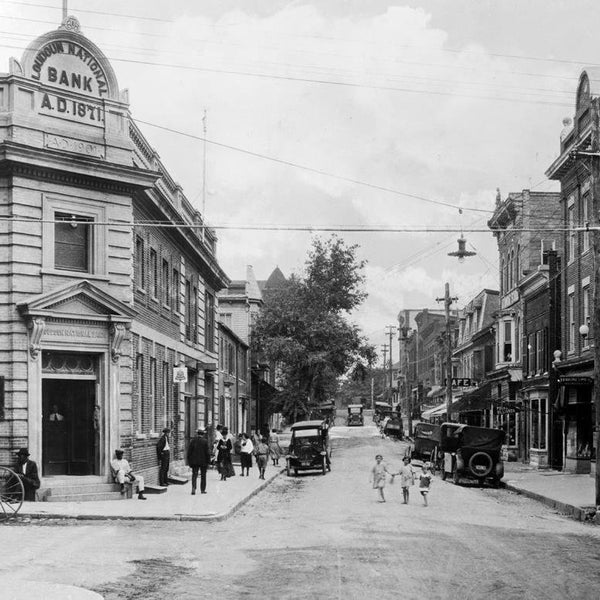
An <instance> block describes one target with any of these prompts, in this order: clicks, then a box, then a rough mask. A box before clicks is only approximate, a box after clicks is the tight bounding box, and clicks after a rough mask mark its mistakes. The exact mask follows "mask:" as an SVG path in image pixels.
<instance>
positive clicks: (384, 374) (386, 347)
mask: <svg viewBox="0 0 600 600" xmlns="http://www.w3.org/2000/svg"><path fill="white" fill-rule="evenodd" d="M381 349H382V350H383V391H384V392H385V384H386V380H387V377H386V373H385V366H386V364H387V351H388V345H387V344H381ZM384 396H385V393H384Z"/></svg>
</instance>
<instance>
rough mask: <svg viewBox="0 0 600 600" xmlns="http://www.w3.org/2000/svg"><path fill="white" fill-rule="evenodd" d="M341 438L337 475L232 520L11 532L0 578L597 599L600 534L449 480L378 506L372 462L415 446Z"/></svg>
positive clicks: (182, 591) (142, 592)
mask: <svg viewBox="0 0 600 600" xmlns="http://www.w3.org/2000/svg"><path fill="white" fill-rule="evenodd" d="M332 435H333V437H334V440H333V445H334V453H333V470H332V472H331V473H328V474H327V475H326V476H322V475H319V474H304V475H301V476H299V477H297V478H294V477H291V478H288V477H286V476H285V475H282V476H280V477H279V478H278V479H277V480H275V482H274V483H273V484H272V485H271V486H269V487H268V488H267V489H266V490H265V491H263V492H262V493H260V494H259V495H258V496H256V497H255V498H254V499H253V500H251V501H250V502H249V503H248V504H247V505H246V506H245V507H244V508H243V509H242V510H240V511H239V512H238V513H237V514H236V515H235V516H233V517H232V518H230V519H229V520H227V521H225V522H221V523H213V524H209V523H190V522H187V523H180V522H129V523H125V522H124V523H118V522H98V523H90V522H87V523H84V522H63V521H54V522H43V523H40V524H37V523H35V522H32V523H26V524H14V525H5V526H2V527H1V528H0V536H1V537H2V549H1V550H0V576H2V577H5V576H8V575H10V576H11V577H16V578H22V579H33V580H40V581H50V582H61V583H68V584H73V585H79V586H83V587H86V588H88V589H92V590H94V591H96V592H99V593H100V594H102V595H103V596H104V597H105V598H106V599H109V600H116V599H125V598H127V599H137V598H145V599H154V598H156V599H161V600H164V599H165V598H169V599H178V598H201V597H209V598H219V599H222V600H225V599H229V598H259V597H260V598H277V599H286V598H319V599H329V598H336V599H342V598H343V599H352V598H366V597H368V598H376V597H379V598H402V599H413V598H414V599H421V598H427V599H432V600H436V599H475V598H487V599H494V598H498V599H502V600H510V599H513V598H514V599H519V600H529V599H536V600H537V599H540V600H541V599H553V598H556V599H560V600H563V599H566V598H569V599H590V600H592V599H598V598H600V555H599V553H598V544H599V542H600V529H598V528H595V527H594V526H592V525H588V524H582V523H579V522H576V521H572V520H569V519H567V518H565V517H562V516H560V515H557V514H555V513H553V512H552V511H550V510H549V509H547V508H545V507H544V506H542V505H541V504H539V503H536V502H533V501H531V500H528V499H526V498H523V497H520V496H517V495H514V494H512V493H509V492H506V491H504V490H493V489H483V490H480V489H478V488H477V487H456V486H454V485H453V484H452V483H449V482H442V481H441V480H440V479H439V478H436V479H435V480H434V482H433V485H432V489H431V493H430V506H429V507H427V508H425V507H424V506H423V505H422V501H421V497H420V495H419V493H418V489H417V488H416V487H414V488H413V489H412V492H411V500H410V504H409V505H402V504H401V495H402V494H401V491H400V486H399V485H398V484H397V483H394V484H388V485H387V487H386V496H387V502H386V503H378V502H377V497H376V492H375V490H373V489H372V488H371V485H370V483H369V471H370V468H371V466H372V464H373V463H374V456H375V454H376V453H377V452H380V453H382V454H383V455H384V457H385V459H386V462H387V463H388V465H389V466H390V467H391V469H392V470H397V469H398V467H399V464H400V456H401V454H402V452H403V449H404V445H403V444H402V443H398V442H393V441H390V440H383V439H381V438H379V437H377V436H376V435H375V429H374V428H373V427H364V428H359V427H357V428H354V429H351V430H350V429H348V428H345V427H336V428H334V429H333V431H332ZM0 597H3V596H2V593H1V591H0Z"/></svg>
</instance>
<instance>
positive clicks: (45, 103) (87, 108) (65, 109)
mask: <svg viewBox="0 0 600 600" xmlns="http://www.w3.org/2000/svg"><path fill="white" fill-rule="evenodd" d="M40 108H41V109H42V110H44V111H48V112H51V113H55V114H56V115H57V116H62V115H68V116H73V117H76V118H78V119H81V120H85V121H96V122H100V123H101V122H103V121H104V110H103V108H102V107H100V106H96V105H95V104H90V103H88V102H79V101H78V100H71V99H70V98H63V97H62V96H59V95H55V94H48V93H46V92H43V93H42V102H41V105H40Z"/></svg>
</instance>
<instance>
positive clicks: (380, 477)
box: [371, 454, 394, 502]
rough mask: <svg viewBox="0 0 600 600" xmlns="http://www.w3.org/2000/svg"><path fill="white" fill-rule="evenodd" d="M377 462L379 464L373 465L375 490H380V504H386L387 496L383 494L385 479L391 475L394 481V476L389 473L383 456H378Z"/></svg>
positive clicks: (372, 475) (372, 473) (372, 474)
mask: <svg viewBox="0 0 600 600" xmlns="http://www.w3.org/2000/svg"><path fill="white" fill-rule="evenodd" d="M375 460H376V461H377V462H376V463H375V464H374V465H373V468H372V469H371V478H372V480H373V489H374V490H379V500H378V502H385V495H384V493H383V488H385V479H386V476H387V475H391V476H392V481H393V478H394V475H393V474H392V473H390V472H389V471H388V469H387V466H386V464H385V463H384V462H383V456H381V454H378V455H377V456H376V457H375Z"/></svg>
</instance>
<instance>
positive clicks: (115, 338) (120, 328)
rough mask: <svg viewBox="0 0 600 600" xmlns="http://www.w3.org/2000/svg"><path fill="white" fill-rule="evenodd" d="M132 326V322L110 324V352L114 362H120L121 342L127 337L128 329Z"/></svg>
mask: <svg viewBox="0 0 600 600" xmlns="http://www.w3.org/2000/svg"><path fill="white" fill-rule="evenodd" d="M130 328H131V324H130V323H113V324H112V325H111V326H110V337H111V349H110V354H111V358H112V361H113V362H114V363H117V362H119V358H120V356H121V353H120V350H121V344H122V343H123V340H124V339H125V335H126V333H127V331H128V330H129V329H130Z"/></svg>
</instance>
